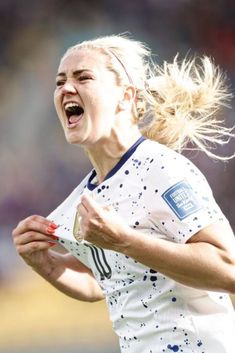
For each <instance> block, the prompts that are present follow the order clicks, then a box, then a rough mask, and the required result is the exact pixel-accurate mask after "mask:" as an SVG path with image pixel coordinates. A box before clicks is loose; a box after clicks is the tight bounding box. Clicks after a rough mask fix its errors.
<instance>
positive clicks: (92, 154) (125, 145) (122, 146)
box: [85, 126, 141, 184]
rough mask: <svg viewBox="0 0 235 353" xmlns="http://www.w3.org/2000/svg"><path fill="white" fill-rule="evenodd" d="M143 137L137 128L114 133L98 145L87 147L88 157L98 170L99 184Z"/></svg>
mask: <svg viewBox="0 0 235 353" xmlns="http://www.w3.org/2000/svg"><path fill="white" fill-rule="evenodd" d="M140 137H141V134H140V131H139V129H138V128H137V126H136V127H135V128H132V129H131V131H130V130H129V129H126V131H125V133H123V131H122V133H121V134H120V133H118V132H117V131H112V133H111V137H109V138H108V139H104V140H102V141H99V142H98V143H97V144H95V145H93V146H91V147H86V149H85V150H86V152H87V154H88V157H89V159H90V161H91V163H92V165H93V167H94V168H95V170H96V173H97V179H98V183H99V184H100V183H101V182H102V181H103V180H104V178H105V177H106V175H107V174H108V173H109V172H110V170H111V169H112V168H113V167H114V166H115V165H116V164H117V163H118V162H119V160H120V159H121V157H122V156H123V155H124V153H125V152H126V151H128V149H129V148H130V147H131V146H132V145H133V144H134V143H135V142H136V141H137V140H138V138H140Z"/></svg>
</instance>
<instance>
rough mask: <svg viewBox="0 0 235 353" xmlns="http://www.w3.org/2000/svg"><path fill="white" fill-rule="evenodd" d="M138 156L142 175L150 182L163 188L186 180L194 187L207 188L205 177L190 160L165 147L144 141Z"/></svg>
mask: <svg viewBox="0 0 235 353" xmlns="http://www.w3.org/2000/svg"><path fill="white" fill-rule="evenodd" d="M140 154H141V159H142V163H143V166H142V169H143V174H146V175H145V177H146V179H147V180H149V181H150V182H151V181H152V182H154V183H155V182H156V181H158V183H160V184H161V185H162V186H163V188H165V187H168V186H171V185H174V184H175V183H177V182H179V181H181V180H188V182H190V184H193V185H194V186H196V185H197V184H198V185H199V184H201V183H202V184H204V185H205V186H206V187H208V183H207V180H206V178H205V176H204V175H203V173H202V172H201V171H200V170H199V168H198V167H197V166H196V165H195V164H194V163H193V162H192V161H191V160H189V159H188V158H187V157H185V156H184V155H182V154H180V153H178V152H176V151H174V150H172V149H170V148H169V147H167V146H165V145H162V144H160V143H158V142H155V141H151V140H145V141H144V143H143V144H142V146H141V151H140Z"/></svg>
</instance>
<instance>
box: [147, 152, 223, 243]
mask: <svg viewBox="0 0 235 353" xmlns="http://www.w3.org/2000/svg"><path fill="white" fill-rule="evenodd" d="M146 178H147V180H148V190H147V192H146V193H145V202H146V205H147V208H148V214H149V217H150V218H151V223H152V224H153V225H154V227H155V228H156V230H157V231H158V232H160V233H161V234H164V235H165V237H166V238H167V239H169V240H171V241H174V242H177V243H185V242H186V241H187V240H188V239H189V238H190V237H191V236H192V235H194V234H195V233H197V232H198V231H200V230H201V229H203V228H204V227H206V226H208V225H210V224H212V223H214V222H216V221H221V222H223V221H227V220H226V218H225V217H224V215H223V213H222V211H221V209H220V208H219V206H218V205H217V203H216V201H215V199H214V197H213V193H212V190H211V188H210V186H209V184H208V182H207V180H206V178H205V177H204V175H203V174H202V173H201V172H200V170H199V169H198V168H197V167H196V166H195V165H194V164H193V163H192V162H191V161H189V160H188V159H187V158H185V157H184V156H182V155H180V154H177V153H176V152H173V151H171V152H170V153H168V154H167V155H166V156H165V159H164V158H162V160H161V161H159V160H157V161H156V162H155V163H153V164H152V168H151V170H149V173H148V175H147V176H146Z"/></svg>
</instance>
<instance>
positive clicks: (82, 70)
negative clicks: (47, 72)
mask: <svg viewBox="0 0 235 353" xmlns="http://www.w3.org/2000/svg"><path fill="white" fill-rule="evenodd" d="M84 71H89V72H93V71H92V70H90V69H81V70H75V71H73V76H78V75H80V74H82V73H83V72H84ZM58 76H63V77H66V73H65V72H58V73H57V75H56V77H58Z"/></svg>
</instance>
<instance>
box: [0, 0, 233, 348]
mask: <svg viewBox="0 0 235 353" xmlns="http://www.w3.org/2000/svg"><path fill="white" fill-rule="evenodd" d="M0 23H1V28H0V31H1V35H0V50H1V55H0V78H1V84H0V303H1V304H0V305H1V309H0V313H1V314H0V353H39V352H40V353H42V352H45V353H54V352H58V353H65V352H66V353H74V352H77V353H81V352H82V353H91V352H92V353H117V352H119V349H118V343H117V339H116V337H115V336H114V334H113V332H112V329H111V324H110V322H109V319H108V315H107V311H106V308H105V304H104V303H98V304H83V303H78V302H76V301H75V300H72V299H69V298H66V297H65V296H63V295H62V294H60V293H59V292H57V291H56V290H55V289H53V288H51V287H50V286H49V285H48V284H47V283H46V282H44V281H43V280H42V279H40V278H39V276H37V275H36V274H35V273H33V272H32V271H31V270H30V269H29V268H28V267H27V266H26V265H25V264H24V263H23V261H22V260H21V259H20V258H19V257H18V256H17V254H16V252H15V250H14V247H13V244H12V240H11V232H12V229H13V228H14V227H15V226H16V224H17V223H18V222H19V221H20V220H21V219H22V218H25V217H27V216H28V215H31V214H41V215H44V216H46V215H47V214H48V213H50V212H51V210H53V209H54V208H55V207H56V206H57V205H58V204H59V203H60V202H61V201H62V200H63V199H64V198H65V197H66V196H67V195H68V194H69V193H70V192H71V190H72V189H73V188H74V187H75V186H76V185H77V184H78V183H79V182H80V180H81V179H82V178H83V177H84V176H85V175H86V173H87V172H88V171H89V170H90V168H91V166H90V164H89V162H88V161H87V159H86V157H85V156H84V155H83V152H82V151H81V150H80V149H79V148H78V147H73V146H69V145H68V144H67V143H66V142H65V139H64V136H63V132H62V129H61V127H60V124H59V122H58V121H57V117H56V114H55V110H54V107H53V90H54V87H55V73H56V70H57V66H58V63H59V60H60V57H61V55H62V54H63V53H64V51H65V50H66V48H67V47H68V46H71V45H74V44H76V43H77V42H80V41H82V40H84V39H90V38H93V37H97V36H100V35H108V34H118V33H123V32H129V33H130V34H131V35H132V37H133V38H135V39H138V40H141V41H144V42H146V43H147V44H148V45H149V46H150V47H151V48H152V49H153V52H154V53H155V54H156V55H157V56H156V60H157V61H158V63H160V64H161V63H162V62H163V60H168V61H171V60H172V59H173V57H174V56H175V54H176V53H178V52H179V53H180V57H183V56H184V55H186V54H192V55H195V54H196V55H203V54H207V55H209V56H212V57H213V58H215V62H216V63H217V64H218V65H220V66H221V67H222V68H223V70H224V71H225V72H226V74H227V76H228V78H229V83H230V86H231V89H232V90H233V92H234V87H235V3H234V1H233V0H214V1H210V0H144V1H143V0H133V1H131V0H118V1H117V0H100V1H97V0H76V1H75V0H40V1H38V0H0ZM233 105H234V103H233ZM234 110H235V107H234V106H233V107H232V109H230V110H226V111H224V112H222V114H223V117H224V119H225V120H226V125H227V126H232V125H233V124H234V121H235V119H234V113H235V111H234ZM234 151H235V142H234V141H231V142H230V144H229V145H226V146H224V147H223V148H221V149H220V151H219V152H220V153H221V154H222V155H229V154H232V153H234ZM188 156H189V157H190V158H191V159H192V160H193V162H194V163H195V164H196V165H197V166H198V167H199V168H200V169H201V170H202V171H203V173H204V174H205V175H206V177H207V178H208V180H209V182H210V184H211V186H212V188H213V190H214V194H215V197H216V199H217V201H218V203H219V204H220V206H221V208H222V210H223V211H224V213H225V214H226V216H227V217H228V219H229V221H230V222H231V225H232V227H233V229H235V183H234V175H235V174H234V172H235V162H234V160H233V161H230V162H228V163H224V162H215V161H211V160H209V158H207V157H206V156H204V155H203V154H201V153H190V154H188Z"/></svg>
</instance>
